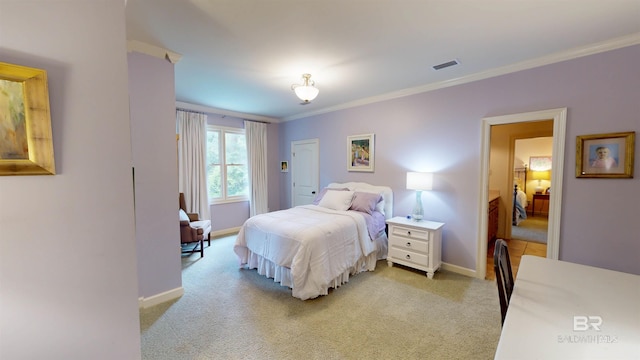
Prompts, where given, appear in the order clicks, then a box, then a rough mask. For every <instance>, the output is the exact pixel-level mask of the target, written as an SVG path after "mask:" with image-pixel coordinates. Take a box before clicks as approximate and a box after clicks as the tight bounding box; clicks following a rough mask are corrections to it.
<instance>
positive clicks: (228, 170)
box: [207, 127, 249, 201]
mask: <svg viewBox="0 0 640 360" xmlns="http://www.w3.org/2000/svg"><path fill="white" fill-rule="evenodd" d="M222 134H224V136H222ZM222 139H224V141H221V140H222ZM222 148H224V151H222ZM225 178H226V181H225ZM207 183H208V187H209V199H210V200H211V201H223V200H229V199H233V198H245V197H246V196H247V195H248V193H249V180H248V176H247V145H246V138H245V135H244V133H242V132H241V131H237V130H226V129H222V128H215V127H210V128H209V129H208V130H207Z"/></svg>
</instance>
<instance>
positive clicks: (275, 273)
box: [245, 232, 388, 297]
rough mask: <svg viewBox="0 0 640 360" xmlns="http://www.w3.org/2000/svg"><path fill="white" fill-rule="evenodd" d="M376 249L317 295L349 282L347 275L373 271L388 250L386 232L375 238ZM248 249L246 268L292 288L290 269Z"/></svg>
mask: <svg viewBox="0 0 640 360" xmlns="http://www.w3.org/2000/svg"><path fill="white" fill-rule="evenodd" d="M375 242H376V251H374V252H372V253H371V254H369V255H368V256H363V257H361V258H360V259H358V261H357V262H356V263H355V264H354V265H353V266H351V267H350V268H349V269H347V270H346V271H344V272H343V273H342V274H340V275H338V276H337V277H335V278H334V279H333V280H332V281H330V282H329V284H327V287H326V288H324V289H323V291H322V292H321V293H319V294H317V295H316V296H315V297H317V296H321V295H327V294H328V293H329V289H330V288H334V289H335V288H338V287H339V286H340V285H342V284H345V283H347V282H349V277H350V276H353V275H356V274H358V273H361V272H363V271H373V270H375V268H376V264H377V262H378V260H384V259H386V258H387V252H388V240H387V234H386V233H384V232H383V233H382V235H381V236H380V237H378V238H377V239H376V240H375ZM247 251H248V261H247V264H246V266H245V267H246V268H247V269H256V270H257V272H258V274H260V275H264V276H266V277H267V278H270V279H273V281H275V282H278V283H280V285H282V286H286V287H288V288H290V289H292V290H293V279H292V276H291V269H290V268H288V267H284V266H279V265H277V264H275V263H274V262H272V261H270V260H267V259H265V258H263V257H262V256H260V255H258V254H256V253H254V252H252V251H251V250H247Z"/></svg>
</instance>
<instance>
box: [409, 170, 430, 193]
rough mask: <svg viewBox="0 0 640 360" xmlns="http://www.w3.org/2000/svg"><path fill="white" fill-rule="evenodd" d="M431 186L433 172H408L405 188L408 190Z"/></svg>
mask: <svg viewBox="0 0 640 360" xmlns="http://www.w3.org/2000/svg"><path fill="white" fill-rule="evenodd" d="M432 188H433V173H427V172H408V173H407V189H409V190H431V189H432Z"/></svg>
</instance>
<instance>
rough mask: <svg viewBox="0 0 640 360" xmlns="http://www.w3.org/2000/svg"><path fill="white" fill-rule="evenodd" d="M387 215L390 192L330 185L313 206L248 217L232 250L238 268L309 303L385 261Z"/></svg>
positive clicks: (353, 185)
mask: <svg viewBox="0 0 640 360" xmlns="http://www.w3.org/2000/svg"><path fill="white" fill-rule="evenodd" d="M392 215H393V193H392V191H391V188H389V187H387V186H375V185H370V184H367V183H361V182H349V183H332V184H329V185H328V186H327V187H326V188H324V189H322V191H321V192H320V193H319V194H318V196H317V197H316V199H315V200H314V203H313V204H310V205H302V206H296V207H294V208H291V209H287V210H280V211H274V212H270V213H266V214H261V215H257V216H253V217H251V218H250V219H248V220H247V221H246V222H245V223H244V224H243V225H242V227H241V228H240V231H239V233H238V237H237V239H236V243H235V246H234V251H235V253H236V255H237V256H238V258H239V260H240V264H241V265H242V266H243V267H246V268H248V269H257V272H258V274H260V275H265V276H266V277H268V278H273V279H274V281H276V282H279V283H280V284H281V285H283V286H288V287H289V288H291V290H292V295H293V296H294V297H297V298H300V299H302V300H306V299H312V298H315V297H318V296H320V295H327V294H328V291H329V289H330V288H337V287H339V286H340V285H342V284H344V283H346V282H347V281H349V277H350V276H353V275H355V274H358V273H360V272H362V271H373V270H374V269H375V267H376V263H377V261H378V260H381V259H385V258H386V256H387V234H386V232H385V220H386V219H389V218H391V217H392Z"/></svg>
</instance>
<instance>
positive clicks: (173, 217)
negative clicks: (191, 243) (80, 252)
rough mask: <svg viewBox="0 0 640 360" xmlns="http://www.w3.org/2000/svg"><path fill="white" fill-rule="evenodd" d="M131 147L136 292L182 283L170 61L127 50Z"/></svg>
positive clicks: (166, 288) (150, 293)
mask: <svg viewBox="0 0 640 360" xmlns="http://www.w3.org/2000/svg"><path fill="white" fill-rule="evenodd" d="M128 63H129V98H130V116H131V148H132V149H131V150H132V159H133V167H134V168H135V214H136V217H135V221H136V248H137V259H138V261H137V264H138V289H139V290H138V295H139V297H141V298H148V297H150V296H153V295H157V294H160V293H164V292H166V291H170V290H174V289H178V290H179V291H180V290H181V289H180V287H181V286H182V277H181V270H182V263H181V261H180V252H179V250H178V244H179V242H180V240H179V239H180V229H179V224H178V165H177V164H178V156H177V143H176V115H175V114H176V110H175V105H174V104H175V91H174V88H175V85H174V76H173V64H172V63H170V62H169V61H167V60H165V59H159V58H156V57H153V56H149V55H145V54H141V53H137V52H130V53H129V54H128Z"/></svg>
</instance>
